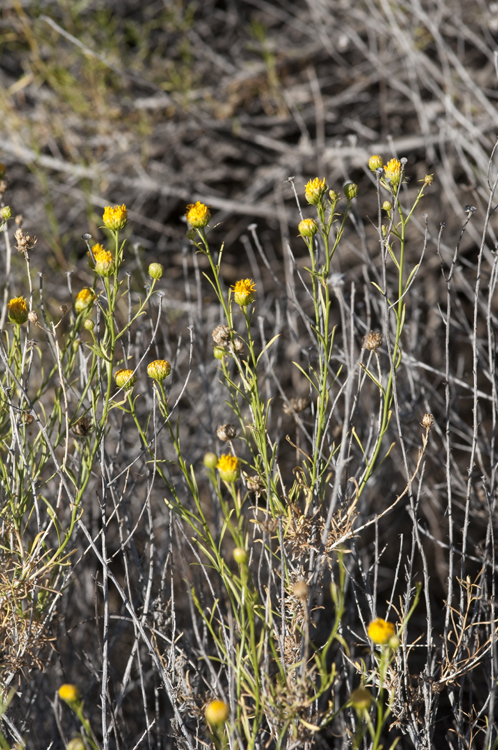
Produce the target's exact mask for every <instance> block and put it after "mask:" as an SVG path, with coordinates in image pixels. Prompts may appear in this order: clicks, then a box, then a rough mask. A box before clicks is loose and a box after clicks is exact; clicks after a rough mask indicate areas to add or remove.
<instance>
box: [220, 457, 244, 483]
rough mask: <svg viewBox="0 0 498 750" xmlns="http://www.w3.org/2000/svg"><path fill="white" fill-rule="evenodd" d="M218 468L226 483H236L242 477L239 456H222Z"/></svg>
mask: <svg viewBox="0 0 498 750" xmlns="http://www.w3.org/2000/svg"><path fill="white" fill-rule="evenodd" d="M216 468H217V469H218V471H219V473H220V477H221V478H222V479H223V480H224V481H225V482H235V481H236V480H237V479H238V478H239V476H240V465H239V459H238V458H237V456H231V455H230V454H228V453H227V454H225V455H223V456H220V458H219V459H218V463H217V465H216Z"/></svg>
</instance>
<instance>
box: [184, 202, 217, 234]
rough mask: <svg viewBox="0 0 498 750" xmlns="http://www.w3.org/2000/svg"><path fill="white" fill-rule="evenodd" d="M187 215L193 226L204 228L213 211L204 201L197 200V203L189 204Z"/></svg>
mask: <svg viewBox="0 0 498 750" xmlns="http://www.w3.org/2000/svg"><path fill="white" fill-rule="evenodd" d="M185 216H186V217H187V221H188V223H189V224H190V226H191V227H194V228H195V229H202V228H203V227H206V226H207V225H208V224H209V220H210V218H211V212H210V210H209V208H208V207H207V206H205V205H204V203H201V202H200V201H197V203H190V204H189V205H188V206H187V210H186V212H185Z"/></svg>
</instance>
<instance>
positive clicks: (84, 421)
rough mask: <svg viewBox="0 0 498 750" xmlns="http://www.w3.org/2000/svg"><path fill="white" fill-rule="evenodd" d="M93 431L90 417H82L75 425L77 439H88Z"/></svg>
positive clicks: (74, 430) (74, 431)
mask: <svg viewBox="0 0 498 750" xmlns="http://www.w3.org/2000/svg"><path fill="white" fill-rule="evenodd" d="M91 431H92V422H91V419H90V418H89V417H81V418H80V419H78V421H77V422H76V423H75V424H73V434H74V435H75V436H76V437H87V436H88V435H89V434H90V433H91Z"/></svg>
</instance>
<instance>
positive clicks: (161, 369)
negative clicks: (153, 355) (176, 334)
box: [147, 359, 171, 382]
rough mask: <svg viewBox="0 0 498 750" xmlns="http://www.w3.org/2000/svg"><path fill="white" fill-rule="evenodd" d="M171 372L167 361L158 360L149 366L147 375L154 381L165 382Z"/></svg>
mask: <svg viewBox="0 0 498 750" xmlns="http://www.w3.org/2000/svg"><path fill="white" fill-rule="evenodd" d="M170 372H171V365H170V363H169V362H168V361H167V360H166V359H156V360H154V362H150V363H149V364H148V365H147V375H148V376H149V378H152V380H159V382H161V381H163V380H164V378H167V377H168V375H169V374H170Z"/></svg>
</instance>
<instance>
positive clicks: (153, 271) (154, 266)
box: [149, 263, 164, 281]
mask: <svg viewBox="0 0 498 750" xmlns="http://www.w3.org/2000/svg"><path fill="white" fill-rule="evenodd" d="M163 273H164V266H163V265H162V263H151V264H150V266H149V276H150V278H151V279H155V280H156V281H159V279H160V278H161V277H162V275H163Z"/></svg>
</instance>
